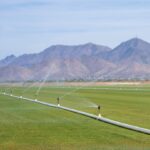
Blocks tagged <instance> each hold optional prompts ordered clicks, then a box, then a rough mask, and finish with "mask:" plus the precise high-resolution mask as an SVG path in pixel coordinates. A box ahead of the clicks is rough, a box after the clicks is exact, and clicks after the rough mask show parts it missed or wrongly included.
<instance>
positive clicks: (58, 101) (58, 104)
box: [57, 97, 60, 106]
mask: <svg viewBox="0 0 150 150" xmlns="http://www.w3.org/2000/svg"><path fill="white" fill-rule="evenodd" d="M57 106H60V98H59V97H57Z"/></svg>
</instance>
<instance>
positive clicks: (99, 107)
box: [97, 105, 101, 117]
mask: <svg viewBox="0 0 150 150" xmlns="http://www.w3.org/2000/svg"><path fill="white" fill-rule="evenodd" d="M97 108H98V116H99V117H101V114H100V109H101V106H100V105H98V107H97Z"/></svg>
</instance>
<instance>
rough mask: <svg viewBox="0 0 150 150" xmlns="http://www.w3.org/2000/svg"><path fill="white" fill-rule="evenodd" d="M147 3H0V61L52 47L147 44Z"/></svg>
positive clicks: (125, 0) (26, 0)
mask: <svg viewBox="0 0 150 150" xmlns="http://www.w3.org/2000/svg"><path fill="white" fill-rule="evenodd" d="M149 32H150V0H0V59H2V58H4V57H6V56H8V55H10V54H15V55H17V56H18V55H21V54H24V53H35V52H40V51H42V50H43V49H45V48H47V47H49V46H51V45H54V44H69V45H76V44H83V43H87V42H93V43H97V44H102V45H107V46H110V47H112V48H113V47H115V46H116V45H118V44H119V43H120V42H122V41H125V40H128V39H130V38H133V37H135V36H138V37H139V38H142V39H144V40H146V41H148V42H150V33H149Z"/></svg>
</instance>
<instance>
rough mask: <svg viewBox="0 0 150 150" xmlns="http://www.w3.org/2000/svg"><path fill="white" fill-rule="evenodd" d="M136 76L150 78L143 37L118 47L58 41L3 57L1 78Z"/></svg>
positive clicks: (148, 51) (148, 46)
mask: <svg viewBox="0 0 150 150" xmlns="http://www.w3.org/2000/svg"><path fill="white" fill-rule="evenodd" d="M133 79H136V80H150V43H148V42H146V41H144V40H142V39H139V38H132V39H130V40H128V41H125V42H123V43H121V44H120V45H118V46H117V47H116V48H114V49H111V48H109V47H108V46H103V45H97V44H93V43H86V44H83V45H75V46H68V45H54V46H50V47H48V48H47V49H45V50H43V51H42V52H40V53H36V54H24V55H21V56H18V57H16V56H14V55H11V56H8V57H6V58H4V59H2V60H0V82H6V81H26V80H28V81H37V80H38V81H39V80H47V81H54V80H55V81H56V80H133Z"/></svg>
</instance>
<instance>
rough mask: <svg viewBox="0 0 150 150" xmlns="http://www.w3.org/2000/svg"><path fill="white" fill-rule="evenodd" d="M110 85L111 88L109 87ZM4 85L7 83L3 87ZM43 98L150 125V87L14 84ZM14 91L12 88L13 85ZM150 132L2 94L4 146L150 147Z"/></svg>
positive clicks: (58, 149) (66, 149)
mask: <svg viewBox="0 0 150 150" xmlns="http://www.w3.org/2000/svg"><path fill="white" fill-rule="evenodd" d="M105 88H106V89H105ZM1 89H4V87H1ZM12 89H13V94H14V95H19V96H20V95H22V96H24V97H29V98H34V99H35V98H37V99H39V100H41V101H45V102H50V103H54V104H56V98H57V97H58V96H59V97H61V105H63V106H67V107H71V108H75V109H78V110H82V111H85V112H90V113H93V114H97V113H98V112H97V108H96V107H95V106H96V105H98V104H100V105H101V106H102V109H101V113H102V116H104V117H107V118H110V119H113V120H117V121H121V122H125V123H129V124H133V125H137V126H140V127H145V128H149V129H150V86H142V87H141V86H140V87H135V86H123V87H120V86H114V87H113V86H111V87H104V86H103V87H89V88H88V87H86V88H79V89H77V87H70V88H67V87H66V88H65V87H64V88H60V87H44V88H42V89H41V91H40V92H39V94H38V95H36V94H35V93H36V91H37V87H31V88H26V87H13V88H12ZM7 92H10V90H7ZM149 149H150V135H146V134H142V133H137V132H135V131H131V130H127V129H123V128H119V127H116V126H113V125H109V124H106V123H103V122H99V121H97V120H94V119H91V118H88V117H85V116H81V115H79V114H74V113H71V112H67V111H64V110H59V109H56V108H51V107H48V106H43V105H40V104H36V103H32V102H28V101H25V100H18V99H15V98H12V97H8V96H4V95H0V150H149Z"/></svg>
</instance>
